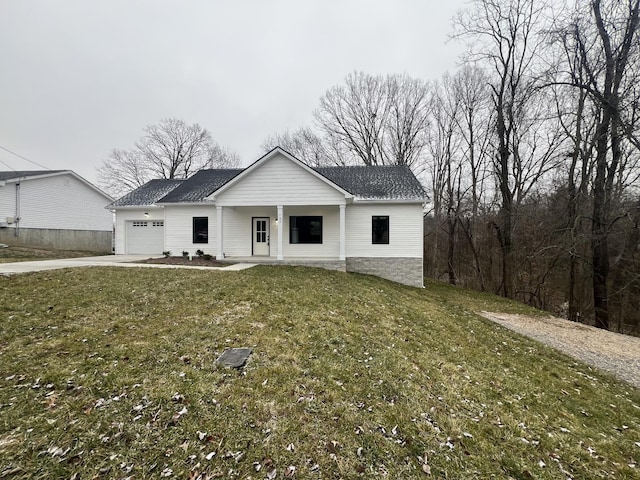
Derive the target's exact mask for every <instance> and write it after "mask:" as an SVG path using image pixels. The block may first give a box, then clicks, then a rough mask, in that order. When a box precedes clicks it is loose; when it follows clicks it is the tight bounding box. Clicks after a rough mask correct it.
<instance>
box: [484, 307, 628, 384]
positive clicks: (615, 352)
mask: <svg viewBox="0 0 640 480" xmlns="http://www.w3.org/2000/svg"><path fill="white" fill-rule="evenodd" d="M479 314H480V315H482V316H483V317H484V318H487V319H489V320H492V321H494V322H496V323H499V324H500V325H502V326H504V327H506V328H508V329H510V330H513V331H514V332H518V333H520V334H522V335H526V336H527V337H530V338H533V339H535V340H538V341H540V342H542V343H544V344H546V345H549V346H550V347H553V348H556V349H558V350H560V351H561V352H562V353H565V354H567V355H570V356H572V357H574V358H577V359H578V360H582V361H583V362H585V363H588V364H590V365H593V366H595V367H598V368H601V369H602V370H606V371H607V372H609V373H612V374H613V375H615V376H616V377H618V378H620V379H622V380H625V381H627V382H629V383H631V384H632V385H635V386H636V387H639V388H640V338H638V337H630V336H628V335H622V334H620V333H614V332H609V331H606V330H602V329H600V328H595V327H591V326H589V325H584V324H581V323H575V322H570V321H568V320H563V319H562V318H556V317H551V316H549V317H533V316H528V315H516V314H508V313H495V312H479Z"/></svg>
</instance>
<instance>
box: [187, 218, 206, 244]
mask: <svg viewBox="0 0 640 480" xmlns="http://www.w3.org/2000/svg"><path fill="white" fill-rule="evenodd" d="M201 222H204V226H202V225H199V226H198V225H196V224H197V223H201ZM191 225H192V231H191V233H192V240H193V243H209V217H193V220H192V224H191ZM203 230H206V235H203V234H202V233H198V232H202V231H203Z"/></svg>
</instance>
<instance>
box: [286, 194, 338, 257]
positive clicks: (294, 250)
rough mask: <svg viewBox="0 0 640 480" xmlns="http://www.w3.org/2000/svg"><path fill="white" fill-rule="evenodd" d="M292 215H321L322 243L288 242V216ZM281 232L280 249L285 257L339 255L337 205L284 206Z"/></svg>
mask: <svg viewBox="0 0 640 480" xmlns="http://www.w3.org/2000/svg"><path fill="white" fill-rule="evenodd" d="M347 210H348V208H347ZM292 216H294V217H297V216H314V217H315V216H320V217H322V243H321V244H320V243H296V244H291V243H289V217H292ZM282 232H283V235H284V239H283V240H284V241H283V242H282V243H283V245H282V251H283V254H284V257H285V258H287V257H291V258H338V256H339V255H340V211H339V209H338V206H317V207H313V206H309V207H285V208H284V225H283V229H282Z"/></svg>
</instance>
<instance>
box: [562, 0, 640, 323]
mask: <svg viewBox="0 0 640 480" xmlns="http://www.w3.org/2000/svg"><path fill="white" fill-rule="evenodd" d="M639 10H640V0H628V1H626V2H620V1H615V0H610V1H602V0H593V1H592V2H590V4H589V5H588V6H587V5H584V4H580V5H578V8H577V10H576V11H575V12H573V18H572V19H571V20H570V21H569V22H568V26H566V27H565V29H564V35H563V36H561V38H562V40H563V42H564V46H565V50H566V51H567V52H568V55H569V61H568V62H567V64H568V66H569V70H568V80H567V83H569V84H570V85H572V86H574V87H576V88H578V89H580V90H583V91H584V92H587V93H588V95H589V97H590V99H591V100H592V102H593V103H594V105H595V107H596V109H597V123H596V126H595V132H594V148H595V160H594V168H595V177H594V178H593V180H592V182H593V187H592V197H593V212H592V225H591V249H592V269H593V302H594V310H595V323H596V326H597V327H600V328H605V329H608V328H609V307H608V299H609V292H608V283H609V269H610V258H609V232H610V230H611V225H612V221H613V218H612V212H613V206H614V198H615V195H616V191H617V192H620V187H618V188H616V187H617V185H618V184H619V183H620V179H621V178H624V176H625V169H626V167H627V164H626V163H625V147H624V145H625V141H626V142H630V143H631V144H633V145H635V147H636V148H638V146H640V142H638V140H637V135H636V129H637V125H638V122H637V116H638V95H637V93H638V92H637V84H638V80H639V78H638V63H639V62H640V44H639V42H638V28H639ZM577 67H579V69H578V68H577ZM558 83H562V79H559V82H558ZM616 179H618V180H619V181H618V182H616Z"/></svg>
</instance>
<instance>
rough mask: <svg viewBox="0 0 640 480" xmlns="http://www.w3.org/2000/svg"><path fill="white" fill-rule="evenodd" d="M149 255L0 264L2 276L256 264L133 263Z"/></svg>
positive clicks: (241, 267)
mask: <svg viewBox="0 0 640 480" xmlns="http://www.w3.org/2000/svg"><path fill="white" fill-rule="evenodd" d="M147 258H149V255H103V256H100V257H79V258H60V259H56V260H38V261H35V262H15V263H0V275H13V274H17V273H27V272H40V271H43V270H58V269H60V268H73V267H135V268H141V267H142V268H190V269H195V270H226V271H237V270H244V269H246V268H251V267H253V266H255V264H251V263H236V264H234V265H229V266H228V267H197V266H194V267H189V266H182V265H161V264H160V265H159V264H152V263H132V262H139V261H141V260H146V259H147Z"/></svg>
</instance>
